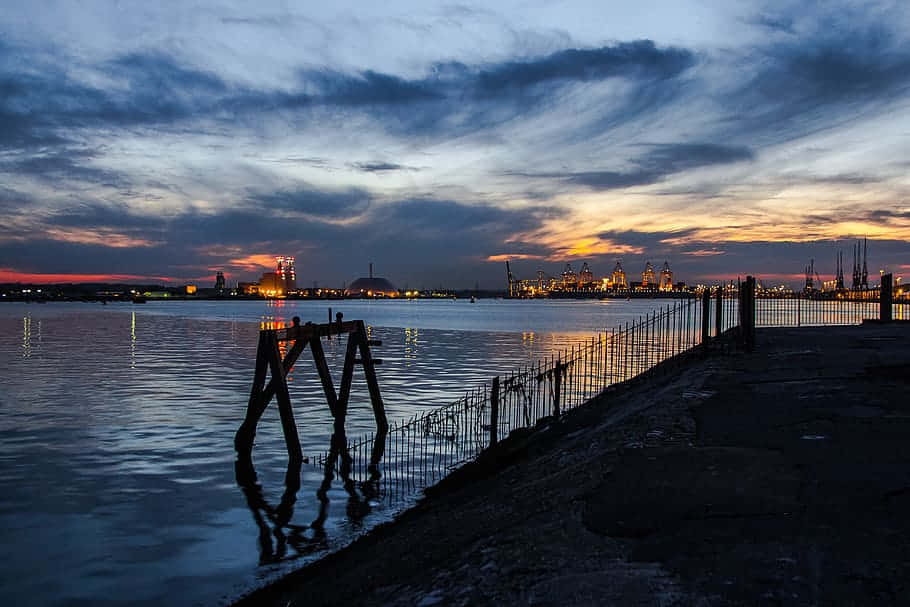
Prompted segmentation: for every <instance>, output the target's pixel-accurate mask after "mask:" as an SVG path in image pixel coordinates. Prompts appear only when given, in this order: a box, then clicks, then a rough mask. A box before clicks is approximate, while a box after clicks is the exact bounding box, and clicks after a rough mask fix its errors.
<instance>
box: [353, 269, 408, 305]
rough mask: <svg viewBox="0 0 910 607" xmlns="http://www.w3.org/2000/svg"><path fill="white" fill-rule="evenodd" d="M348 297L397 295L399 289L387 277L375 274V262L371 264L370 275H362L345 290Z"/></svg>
mask: <svg viewBox="0 0 910 607" xmlns="http://www.w3.org/2000/svg"><path fill="white" fill-rule="evenodd" d="M344 293H345V295H347V296H348V297H397V296H398V289H396V288H395V285H393V284H392V283H391V282H389V281H388V280H387V279H385V278H380V277H378V276H376V277H374V276H373V264H370V275H369V277H366V278H364V277H361V278H358V279H357V280H355V281H354V282H352V283H351V284H350V285H349V286H348V288H347V289H345V291H344Z"/></svg>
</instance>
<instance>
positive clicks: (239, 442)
mask: <svg viewBox="0 0 910 607" xmlns="http://www.w3.org/2000/svg"><path fill="white" fill-rule="evenodd" d="M341 319H342V315H341V313H340V312H339V313H338V314H337V315H336V321H335V322H334V323H333V322H331V319H330V322H329V323H328V324H325V325H314V324H312V323H307V324H306V325H304V326H301V325H300V318H299V317H297V316H295V317H294V319H293V325H292V326H291V327H287V328H286V329H263V330H261V331H260V332H259V344H258V347H257V352H256V369H255V372H254V376H253V386H252V388H251V390H250V400H249V403H248V405H247V412H246V417H245V419H244V421H243V423H242V424H241V425H240V428H238V430H237V434H236V435H235V437H234V447H235V448H236V450H237V454H238V457H241V458H242V457H245V458H249V457H250V452H251V450H252V447H253V439H254V438H255V434H256V424H257V423H258V422H259V419H260V417H262V414H263V412H264V411H265V409H266V407H267V406H268V404H269V402H270V401H271V399H272V397H273V396H274V397H276V400H277V401H278V409H279V413H280V415H281V425H282V428H283V430H284V438H285V442H286V444H287V449H288V456H289V457H290V458H291V461H295V460H302V459H303V455H302V453H301V450H300V439H299V437H298V435H297V425H296V423H295V422H294V412H293V409H292V408H291V398H290V394H289V393H288V385H287V375H288V373H290V371H291V368H292V367H293V366H294V363H295V362H296V361H297V358H298V357H299V356H300V354H301V352H303V349H304V348H305V347H306V346H307V344H309V345H310V347H311V349H312V350H313V362H314V364H315V365H316V371H317V372H318V374H319V379H320V381H321V383H322V388H323V392H324V393H325V397H326V402H327V404H328V406H329V409H330V410H331V413H332V416H333V417H334V418H335V434H336V435H337V436H344V422H345V417H346V415H347V406H348V401H349V399H350V394H351V384H352V382H353V374H354V365H355V364H357V363H360V364H362V365H363V368H364V374H365V375H366V380H367V387H368V388H369V391H370V401H371V404H372V407H373V413H374V415H375V416H376V426H377V430H378V437H377V440H381V441H382V444H381V445H378V448H377V445H374V451H375V452H376V453H377V454H378V457H382V453H383V451H384V441H385V437H386V435H387V434H388V429H389V424H388V420H387V419H386V414H385V406H384V404H383V402H382V396H381V394H380V392H379V383H378V381H377V379H376V369H375V365H378V364H380V363H382V360H381V359H379V358H375V359H374V358H373V357H372V354H371V351H370V346H371V345H377V346H378V345H382V342H381V341H379V340H368V339H367V337H366V328H365V326H364V323H363V321H362V320H358V321H349V322H342V320H341ZM336 333H337V334H341V333H347V334H348V348H347V353H346V356H345V361H344V369H343V371H342V377H341V392H340V394H336V392H335V386H334V384H333V383H332V376H331V373H330V371H329V366H328V362H327V361H326V357H325V351H324V350H323V348H322V342H321V341H320V339H321V338H322V337H329V336H331V335H332V334H336ZM288 341H293V342H294V345H293V346H292V347H291V348H290V350H289V351H288V352H287V355H286V356H285V357H284V360H282V359H281V351H280V348H279V344H280V343H281V342H288ZM358 350H359V351H360V356H361V357H360V358H359V359H358V358H357V351H358ZM269 371H270V372H271V373H270V375H271V378H270V379H269V382H268V384H267V385H266V383H265V379H266V376H267V373H268V372H269ZM377 464H378V460H377Z"/></svg>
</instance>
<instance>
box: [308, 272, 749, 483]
mask: <svg viewBox="0 0 910 607" xmlns="http://www.w3.org/2000/svg"><path fill="white" fill-rule="evenodd" d="M735 295H736V292H735V291H731V290H729V289H727V290H725V291H722V292H715V293H714V294H706V295H705V296H702V297H699V298H687V299H677V300H673V301H672V302H670V303H667V304H665V305H664V306H661V307H659V308H657V309H655V310H653V311H652V312H650V313H649V314H647V315H643V316H641V317H640V318H639V319H638V320H636V321H635V322H629V323H625V324H624V325H622V326H618V327H614V328H611V329H609V330H607V329H602V330H600V331H598V332H597V333H596V334H595V335H594V336H592V337H591V338H589V339H588V340H586V341H584V342H583V343H579V344H576V345H574V346H572V347H570V348H567V349H565V350H563V351H561V352H559V353H557V354H554V355H552V356H548V357H546V358H544V359H542V360H539V361H537V362H536V363H534V364H531V365H526V366H523V367H520V368H518V369H516V370H515V371H514V372H512V373H509V374H508V375H504V376H497V377H495V378H492V379H491V381H489V382H486V383H484V384H483V385H480V386H476V387H475V388H473V389H471V390H469V391H467V392H466V393H465V394H464V395H463V396H462V397H461V398H459V399H457V400H456V401H454V402H452V403H450V404H448V405H446V406H443V407H440V408H437V409H433V410H429V411H423V412H419V413H415V414H414V415H413V416H411V417H410V418H408V419H405V420H401V421H393V422H392V423H391V424H390V426H389V430H388V432H387V433H385V434H382V435H377V434H375V433H373V434H368V435H366V436H361V437H358V438H355V439H353V440H347V439H345V440H344V442H343V443H341V442H339V443H337V445H336V443H334V442H333V445H336V446H335V447H333V449H332V450H330V451H328V452H325V453H322V454H320V455H319V456H317V457H316V458H313V461H315V463H316V464H317V465H318V466H321V467H329V468H332V469H334V471H335V474H337V475H339V476H340V477H341V478H343V479H344V480H345V481H347V482H350V481H351V480H352V479H353V480H357V481H359V482H369V483H372V484H374V485H375V484H378V485H379V486H380V487H381V489H382V495H384V496H386V497H388V498H389V499H392V496H394V495H398V494H400V493H401V492H412V491H415V490H419V489H421V488H424V487H427V486H429V485H432V484H434V483H436V482H438V481H439V480H441V479H442V478H443V477H445V476H446V475H447V474H448V473H449V472H451V471H452V470H453V469H455V468H457V467H459V466H460V465H462V464H464V463H465V462H467V461H470V460H472V459H474V458H475V457H477V455H478V454H480V452H482V451H483V450H484V449H486V448H488V447H489V446H490V445H491V444H495V443H496V442H497V441H498V440H499V439H501V438H504V437H506V436H508V435H509V433H510V432H512V431H514V430H517V429H521V428H530V427H533V426H535V425H536V424H537V423H538V422H539V421H540V420H542V419H544V418H547V417H551V416H559V415H561V414H562V413H564V412H566V411H568V410H571V409H574V408H576V407H578V406H580V405H582V404H583V403H585V402H587V401H588V400H590V399H591V398H593V397H594V396H596V395H598V394H600V393H601V392H603V391H604V390H605V389H606V388H608V387H610V386H613V385H616V384H621V383H623V382H627V381H629V380H632V379H634V378H637V377H640V376H642V375H644V374H646V373H648V372H651V371H653V370H654V369H655V368H657V367H658V365H660V364H661V363H664V362H666V361H668V360H671V359H673V358H675V357H678V356H680V355H682V354H684V353H686V352H689V351H691V350H692V349H693V348H696V347H697V346H699V345H701V344H703V343H704V342H705V341H706V340H709V339H711V338H715V337H717V336H719V335H720V334H722V333H724V332H726V331H728V330H730V329H732V328H733V327H735V326H737V325H738V323H739V320H738V316H737V303H736V299H735ZM342 445H344V447H342ZM339 450H340V451H341V452H340V453H338V452H337V451H339Z"/></svg>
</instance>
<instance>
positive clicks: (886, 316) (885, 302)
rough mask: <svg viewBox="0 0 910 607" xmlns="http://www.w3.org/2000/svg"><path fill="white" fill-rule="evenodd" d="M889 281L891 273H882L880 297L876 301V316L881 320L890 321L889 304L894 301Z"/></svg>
mask: <svg viewBox="0 0 910 607" xmlns="http://www.w3.org/2000/svg"><path fill="white" fill-rule="evenodd" d="M891 281H892V275H891V274H882V285H881V289H880V291H881V299H880V300H879V303H878V317H879V318H880V319H881V320H882V322H891V306H892V304H893V303H894V296H893V293H892V289H891V286H892V285H891Z"/></svg>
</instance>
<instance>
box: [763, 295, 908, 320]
mask: <svg viewBox="0 0 910 607" xmlns="http://www.w3.org/2000/svg"><path fill="white" fill-rule="evenodd" d="M870 292H871V293H872V294H874V295H875V296H876V297H875V299H871V298H868V297H866V296H865V295H866V292H856V294H857V297H843V298H837V297H834V298H821V297H806V296H794V297H789V298H780V297H762V296H761V295H759V296H757V297H756V306H755V325H756V326H757V327H813V326H816V327H817V326H831V325H857V324H861V323H862V322H863V321H864V320H879V319H880V318H881V302H880V301H879V299H878V292H877V291H870ZM891 310H892V318H893V319H900V320H906V319H910V303H908V302H897V303H892V304H891Z"/></svg>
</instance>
